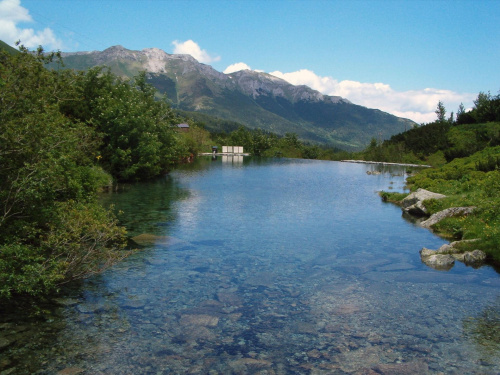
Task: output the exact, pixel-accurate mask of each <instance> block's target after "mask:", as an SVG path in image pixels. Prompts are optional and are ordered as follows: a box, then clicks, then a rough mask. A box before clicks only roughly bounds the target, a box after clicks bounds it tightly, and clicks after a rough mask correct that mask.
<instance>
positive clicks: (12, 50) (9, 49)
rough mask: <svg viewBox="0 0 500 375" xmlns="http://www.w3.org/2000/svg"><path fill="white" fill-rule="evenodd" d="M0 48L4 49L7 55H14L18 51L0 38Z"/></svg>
mask: <svg viewBox="0 0 500 375" xmlns="http://www.w3.org/2000/svg"><path fill="white" fill-rule="evenodd" d="M0 50H4V51H6V52H7V53H8V54H9V55H14V54H16V53H19V51H18V50H17V49H15V48H14V47H11V46H9V45H8V44H7V43H5V42H3V41H1V40H0Z"/></svg>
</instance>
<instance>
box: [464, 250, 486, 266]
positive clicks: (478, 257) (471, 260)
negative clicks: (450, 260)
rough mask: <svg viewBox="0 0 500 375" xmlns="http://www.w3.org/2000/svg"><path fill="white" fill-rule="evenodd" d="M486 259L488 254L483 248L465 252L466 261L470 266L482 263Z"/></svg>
mask: <svg viewBox="0 0 500 375" xmlns="http://www.w3.org/2000/svg"><path fill="white" fill-rule="evenodd" d="M485 260H486V254H485V253H484V252H483V251H481V250H474V251H467V252H466V253H464V263H465V264H466V265H468V266H469V265H470V266H476V265H481V264H483V263H484V261H485Z"/></svg>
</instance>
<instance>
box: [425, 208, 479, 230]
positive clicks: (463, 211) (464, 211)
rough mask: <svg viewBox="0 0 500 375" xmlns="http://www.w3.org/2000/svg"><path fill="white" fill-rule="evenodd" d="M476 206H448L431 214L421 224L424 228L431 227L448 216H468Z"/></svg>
mask: <svg viewBox="0 0 500 375" xmlns="http://www.w3.org/2000/svg"><path fill="white" fill-rule="evenodd" d="M475 208H476V207H473V206H472V207H451V208H447V209H445V210H442V211H439V212H436V213H435V214H433V215H431V217H430V218H429V219H427V220H425V221H422V222H421V223H420V225H421V226H423V227H424V228H430V227H431V226H433V225H434V224H436V223H438V222H440V221H441V220H443V219H445V218H447V217H453V216H467V215H469V214H470V213H472V211H474V209H475Z"/></svg>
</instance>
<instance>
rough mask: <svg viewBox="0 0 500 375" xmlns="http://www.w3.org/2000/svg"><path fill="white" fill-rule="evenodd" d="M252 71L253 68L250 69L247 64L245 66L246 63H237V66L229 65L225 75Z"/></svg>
mask: <svg viewBox="0 0 500 375" xmlns="http://www.w3.org/2000/svg"><path fill="white" fill-rule="evenodd" d="M246 69H248V70H252V68H250V67H249V66H248V65H247V64H245V63H244V62H239V63H236V64H231V65H229V66H228V67H227V68H226V70H224V72H223V73H224V74H230V73H234V72H239V71H240V70H246Z"/></svg>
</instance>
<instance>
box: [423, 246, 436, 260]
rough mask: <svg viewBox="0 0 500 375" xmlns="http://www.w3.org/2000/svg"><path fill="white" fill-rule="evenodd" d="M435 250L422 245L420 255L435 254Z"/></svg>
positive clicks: (428, 255) (425, 256)
mask: <svg viewBox="0 0 500 375" xmlns="http://www.w3.org/2000/svg"><path fill="white" fill-rule="evenodd" d="M435 254H436V250H431V249H428V248H426V247H423V248H422V250H420V257H421V258H427V257H430V256H431V255H435Z"/></svg>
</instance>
